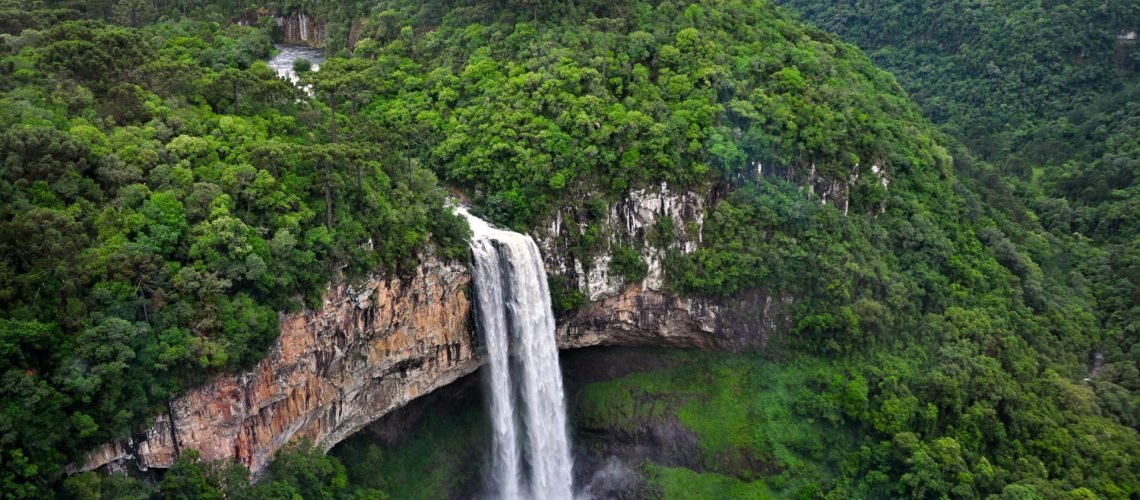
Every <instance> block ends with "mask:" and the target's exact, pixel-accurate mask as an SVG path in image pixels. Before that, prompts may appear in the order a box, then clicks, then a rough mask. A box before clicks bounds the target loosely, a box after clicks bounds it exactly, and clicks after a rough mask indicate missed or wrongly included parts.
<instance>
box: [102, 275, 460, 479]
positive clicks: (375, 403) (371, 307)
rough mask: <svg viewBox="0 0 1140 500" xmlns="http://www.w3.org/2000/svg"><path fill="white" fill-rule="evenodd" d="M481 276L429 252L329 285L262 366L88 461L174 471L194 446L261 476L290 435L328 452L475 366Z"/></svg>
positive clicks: (222, 381)
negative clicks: (404, 269) (472, 288)
mask: <svg viewBox="0 0 1140 500" xmlns="http://www.w3.org/2000/svg"><path fill="white" fill-rule="evenodd" d="M469 282H470V274H469V273H468V272H467V269H466V268H465V267H464V266H462V265H458V264H453V263H444V262H440V261H438V260H435V259H430V258H429V259H425V260H424V261H423V262H422V263H421V265H420V266H419V268H418V269H417V270H416V272H415V274H414V275H413V276H411V277H403V278H374V279H371V280H368V281H366V282H365V283H364V284H362V285H358V286H355V287H353V286H348V285H343V284H341V285H336V286H333V287H331V288H330V290H329V291H328V293H327V296H326V298H325V300H324V306H323V307H322V308H321V309H320V310H316V311H305V312H303V313H298V314H290V315H286V316H283V317H282V318H281V336H280V337H279V338H278V340H277V342H276V343H275V344H274V346H273V347H272V349H271V351H270V353H269V355H268V356H266V358H265V359H264V360H262V361H261V363H259V364H258V365H257V367H256V368H254V369H253V370H251V371H249V372H246V373H242V374H238V375H226V376H222V377H219V378H218V379H216V380H214V381H213V382H212V383H210V384H207V385H205V386H202V387H199V388H197V389H195V390H193V391H191V392H190V393H189V394H186V395H184V396H182V397H180V398H178V399H175V400H174V401H173V402H172V403H171V404H170V409H169V411H168V412H167V413H166V414H163V415H160V416H159V417H158V418H157V419H156V421H155V423H154V425H153V426H152V427H151V428H150V429H148V430H147V431H146V432H145V433H144V434H142V435H140V436H137V437H136V438H134V439H132V440H129V441H126V442H120V443H114V444H111V445H108V446H106V447H104V448H102V449H100V450H97V451H96V452H95V453H94V454H93V455H92V456H91V457H90V458H89V460H88V461H87V463H86V464H85V465H84V466H83V467H82V469H84V470H87V469H93V468H97V467H101V466H104V465H110V466H112V467H116V466H122V465H123V464H124V463H125V462H128V461H134V462H135V463H136V464H137V466H138V467H139V468H140V469H144V470H145V469H147V468H150V467H158V468H166V467H169V466H170V465H171V463H172V462H173V460H174V458H175V457H176V456H177V454H178V453H180V451H181V450H185V449H191V448H192V449H197V450H198V451H199V452H201V455H202V457H203V459H206V460H214V459H222V458H233V459H236V460H238V461H240V462H241V463H243V464H245V465H246V466H248V467H249V468H250V470H252V471H253V473H254V475H255V476H256V475H258V474H260V473H261V472H262V471H263V470H264V468H265V466H266V465H267V464H268V462H269V461H270V459H272V457H273V453H274V452H276V451H277V450H278V449H279V448H280V447H281V446H282V445H284V444H285V443H286V442H289V441H291V440H298V439H309V440H310V441H312V442H313V443H315V444H317V445H318V446H320V447H321V448H323V449H325V450H327V449H329V448H331V447H332V446H333V445H335V444H336V443H338V442H339V441H340V440H342V439H344V438H345V437H346V436H348V435H350V434H352V433H353V432H356V431H357V430H359V429H361V428H363V427H364V426H365V425H367V424H368V423H370V422H372V421H373V420H375V419H376V418H377V417H379V416H381V415H383V414H385V413H387V412H389V411H391V410H393V409H395V408H398V407H400V406H403V405H404V404H406V403H407V402H408V401H411V400H413V399H415V398H417V397H419V396H421V395H423V394H427V393H429V392H431V391H433V390H435V389H436V388H439V387H441V386H444V385H447V384H449V383H451V382H453V381H454V380H456V379H458V378H459V377H461V376H463V375H466V374H468V373H471V372H473V371H475V369H477V368H478V367H479V365H480V363H481V362H482V356H481V355H480V354H478V350H477V348H476V346H475V339H474V335H473V332H472V329H471V327H470V325H469V324H468V319H469V318H470V309H471V302H470V298H469V292H468V284H469Z"/></svg>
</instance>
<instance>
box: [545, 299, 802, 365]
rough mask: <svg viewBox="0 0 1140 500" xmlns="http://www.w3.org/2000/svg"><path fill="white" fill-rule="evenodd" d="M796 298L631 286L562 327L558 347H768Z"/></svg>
mask: <svg viewBox="0 0 1140 500" xmlns="http://www.w3.org/2000/svg"><path fill="white" fill-rule="evenodd" d="M791 304H792V299H791V297H789V296H779V297H773V296H772V295H770V294H768V293H767V292H765V291H763V290H752V291H749V292H747V293H745V294H743V295H741V296H736V297H733V298H732V299H731V300H728V299H720V298H704V297H680V296H677V295H673V294H669V293H663V292H659V291H654V290H648V289H645V288H642V287H640V286H636V285H635V286H631V287H629V288H627V289H625V291H623V292H622V293H620V294H618V295H615V296H613V297H609V298H607V299H604V300H601V301H598V302H593V303H590V304H589V305H587V306H586V307H585V308H583V309H582V310H581V311H578V312H577V313H576V314H575V315H574V316H572V317H570V318H568V319H567V320H566V321H564V322H563V323H562V324H561V325H559V327H558V347H559V348H562V349H571V348H578V347H590V346H599V345H600V346H659V347H694V348H701V349H718V350H730V351H741V350H746V349H760V350H764V349H767V348H768V347H769V342H770V340H771V339H772V338H773V335H774V334H777V333H779V332H781V331H784V330H786V329H787V328H788V327H789V326H790V325H789V324H788V322H789V319H788V318H790V306H791Z"/></svg>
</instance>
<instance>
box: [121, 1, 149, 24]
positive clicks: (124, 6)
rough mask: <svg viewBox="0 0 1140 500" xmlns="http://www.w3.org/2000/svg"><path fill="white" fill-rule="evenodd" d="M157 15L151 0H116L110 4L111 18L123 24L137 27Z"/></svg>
mask: <svg viewBox="0 0 1140 500" xmlns="http://www.w3.org/2000/svg"><path fill="white" fill-rule="evenodd" d="M157 17H158V11H157V10H156V9H155V8H154V4H153V3H152V2H151V0H118V1H116V2H115V4H114V5H113V6H111V19H112V20H114V21H115V22H116V23H118V24H121V25H123V26H130V27H139V26H142V25H144V24H146V23H149V22H151V21H153V20H154V19H155V18H157Z"/></svg>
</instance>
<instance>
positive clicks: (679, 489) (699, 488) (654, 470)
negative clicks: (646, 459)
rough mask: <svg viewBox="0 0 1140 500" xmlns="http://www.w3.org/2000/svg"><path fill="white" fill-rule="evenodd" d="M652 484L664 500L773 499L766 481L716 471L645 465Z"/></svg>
mask: <svg viewBox="0 0 1140 500" xmlns="http://www.w3.org/2000/svg"><path fill="white" fill-rule="evenodd" d="M645 472H646V476H647V478H648V479H649V484H650V485H652V486H654V487H657V488H660V489H661V494H662V497H663V498H665V499H671V498H678V499H681V498H683V499H690V498H722V499H744V498H750V499H763V498H774V495H773V494H772V492H771V491H770V490H769V489H768V486H767V485H766V484H764V481H752V482H744V481H741V480H739V479H736V478H733V477H728V476H725V475H722V474H717V473H715V472H704V473H701V472H694V471H692V470H689V469H686V468H684V467H662V466H659V465H653V464H649V465H646V466H645Z"/></svg>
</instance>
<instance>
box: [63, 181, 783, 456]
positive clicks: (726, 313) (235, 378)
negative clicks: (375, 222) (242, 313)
mask: <svg viewBox="0 0 1140 500" xmlns="http://www.w3.org/2000/svg"><path fill="white" fill-rule="evenodd" d="M704 204H705V199H704V197H703V196H701V195H696V194H693V193H689V192H681V193H671V192H670V191H669V189H668V187H667V186H664V185H662V186H660V188H658V189H654V190H645V191H635V192H632V193H630V194H629V195H628V196H626V197H625V198H623V199H622V200H620V201H618V202H617V203H615V204H613V205H611V206H609V207H608V208H607V211H606V219H605V221H604V223H605V224H607V226H608V227H609V236H608V238H609V242H610V245H616V244H632V245H633V246H635V247H637V248H639V252H640V253H641V256H642V258H643V259H644V260H645V261H646V262H647V264H648V266H649V273H648V276H647V277H646V278H645V279H644V280H642V281H641V282H639V283H631V284H627V283H624V281H623V278H621V277H620V276H616V275H611V274H610V273H609V272H608V269H607V268H606V264H607V260H606V258H605V252H601V253H599V254H598V255H597V256H594V257H587V258H585V259H588V260H587V262H586V263H583V262H581V261H579V260H578V257H575V256H573V255H571V254H570V253H569V252H567V251H566V248H567V247H568V246H569V244H568V243H567V241H566V240H567V239H568V238H569V235H568V234H567V232H566V231H565V230H564V229H565V227H563V226H562V224H569V223H573V224H579V223H578V222H572V221H574V219H573V217H575V214H573V213H570V212H567V213H565V214H563V213H560V214H559V215H558V216H557V217H560V218H561V217H565V219H561V220H556V221H553V222H552V223H551V224H550V225H549V228H550V229H549V230H548V231H545V232H541V231H540V233H541V234H539V235H538V239H539V242H540V246H541V248H542V249H543V256H544V260H545V265H546V267H547V271H548V273H549V274H551V275H561V276H564V277H569V278H573V279H572V281H571V282H572V283H573V282H577V284H578V285H579V287H580V289H582V290H583V291H584V292H586V293H588V295H589V297H590V299H591V302H590V303H589V304H587V305H586V306H585V307H584V308H582V309H581V310H579V311H578V312H577V313H575V314H574V315H572V316H570V317H568V318H564V319H563V321H561V322H560V324H559V327H558V343H559V347H560V348H563V349H568V348H579V347H587V346H598V345H602V346H619V345H620V346H646V345H655V346H672V347H699V348H710V349H728V350H742V349H750V348H759V349H768V348H769V347H770V339H771V338H772V336H773V334H776V333H778V332H780V331H782V330H785V329H786V328H787V317H788V314H787V313H788V311H789V308H788V305H789V304H790V303H791V298H790V297H787V296H776V295H772V294H770V293H768V292H766V291H763V290H753V291H751V292H749V293H745V294H743V295H741V296H737V297H733V298H732V299H731V300H725V299H714V298H700V297H679V296H676V295H674V294H670V293H668V292H667V291H665V290H664V289H663V287H662V280H663V277H662V272H661V258H662V255H663V254H662V253H661V252H662V250H663V249H660V248H655V247H653V246H651V245H646V244H644V242H645V241H646V240H645V239H646V238H647V233H648V231H650V230H651V228H652V227H653V226H654V225H655V224H657V221H659V220H661V219H662V218H665V217H667V218H669V220H671V221H672V222H673V223H674V225H676V226H677V227H678V228H679V231H678V233H677V234H676V235H675V239H674V241H672V242H671V243H670V245H672V246H671V247H670V248H672V249H676V250H679V251H682V252H691V251H693V250H695V248H696V245H697V244H698V243H699V240H700V237H701V236H700V230H701V223H702V218H703V210H704V206H705V205H704ZM584 267H585V268H588V269H583V268H584ZM470 281H471V275H470V271H469V270H468V269H467V267H466V266H464V265H462V264H456V263H445V262H440V261H438V260H436V259H432V258H428V259H425V260H424V261H423V262H422V263H421V264H420V266H419V268H418V269H417V270H416V272H415V273H414V276H411V277H403V278H392V277H383V278H382V277H374V278H372V279H370V280H367V281H366V282H364V283H363V284H362V285H358V286H355V287H353V286H348V285H343V284H342V285H336V286H333V287H332V288H331V289H330V290H329V291H328V292H327V294H326V298H325V301H324V305H323V307H322V308H321V309H320V310H317V311H305V312H303V313H298V314H290V315H285V316H282V318H281V336H280V338H279V339H278V340H277V342H276V343H275V344H274V346H273V348H272V350H271V352H270V353H269V355H268V356H267V357H266V358H265V359H264V360H263V361H262V362H261V363H260V364H258V366H257V367H256V368H255V369H254V370H252V371H250V372H247V373H243V374H238V375H227V376H223V377H220V378H218V379H217V380H215V381H213V382H212V383H210V384H207V385H205V386H202V387H199V388H197V389H195V390H193V391H191V392H190V393H189V394H186V395H184V396H182V397H180V398H178V399H176V400H174V401H173V402H172V403H171V405H170V411H169V412H167V413H166V414H164V415H161V416H159V417H158V418H157V420H156V422H155V424H154V425H153V426H152V427H151V428H150V429H149V430H147V431H146V432H145V433H143V434H142V435H139V436H137V437H136V438H135V439H132V440H130V441H127V442H121V443H113V444H110V445H108V446H106V447H104V448H102V449H100V450H96V451H95V452H94V453H93V454H92V455H91V456H90V457H89V459H88V461H87V462H86V464H84V465H83V466H82V467H81V468H82V469H83V470H89V469H94V468H99V467H105V466H106V467H111V468H114V467H123V466H126V464H129V463H131V462H133V463H134V464H135V465H137V466H138V467H139V468H142V469H147V468H151V467H158V468H166V467H169V466H170V465H171V463H172V462H173V460H174V458H176V457H177V455H178V454H179V453H180V452H181V450H186V449H197V450H198V451H199V452H200V453H201V456H202V458H203V459H206V460H216V459H226V458H232V459H236V460H238V461H240V462H241V463H243V464H245V465H247V466H248V467H249V468H250V470H251V471H252V472H253V474H254V476H255V477H257V476H259V475H260V474H262V473H263V472H264V470H265V467H266V465H267V464H268V463H269V461H270V460H271V459H272V457H273V454H274V453H275V452H276V451H277V450H278V449H280V448H281V447H282V446H284V445H285V444H286V443H287V442H289V441H293V440H299V439H308V440H310V441H312V442H313V443H315V444H317V445H318V446H320V447H321V448H322V449H325V450H328V449H330V448H332V446H334V445H335V444H336V443H338V442H340V441H341V440H342V439H344V438H345V437H347V436H349V435H350V434H352V433H354V432H356V431H358V430H360V429H361V428H363V427H364V426H365V425H367V424H368V423H370V422H372V421H374V420H376V419H378V418H380V417H381V416H383V415H385V414H387V413H389V412H391V411H392V410H394V409H396V408H399V407H401V406H403V405H405V404H406V403H408V402H409V401H411V400H413V399H415V398H417V397H419V396H421V395H424V394H427V393H429V392H431V391H433V390H435V389H436V388H439V387H442V386H444V385H447V384H449V383H451V382H453V381H455V380H457V379H458V378H460V377H462V376H464V375H467V374H469V373H472V372H474V371H475V370H476V369H478V367H479V366H480V365H481V364H482V363H483V362H484V361H485V358H486V352H485V350H484V349H483V348H482V346H481V344H480V342H478V340H477V338H476V335H475V333H474V330H473V327H472V322H471V321H470V318H471V297H470V293H471V292H470V291H469V290H470V287H469V284H470Z"/></svg>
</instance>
